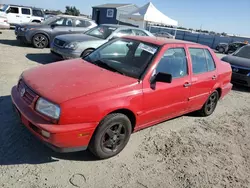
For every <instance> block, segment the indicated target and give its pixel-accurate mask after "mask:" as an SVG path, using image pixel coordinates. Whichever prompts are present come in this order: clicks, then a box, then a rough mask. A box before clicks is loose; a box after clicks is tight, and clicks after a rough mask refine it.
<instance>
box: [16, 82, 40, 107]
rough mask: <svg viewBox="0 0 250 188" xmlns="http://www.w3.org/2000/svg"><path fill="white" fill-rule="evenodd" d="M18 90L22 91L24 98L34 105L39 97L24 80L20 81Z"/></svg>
mask: <svg viewBox="0 0 250 188" xmlns="http://www.w3.org/2000/svg"><path fill="white" fill-rule="evenodd" d="M17 90H18V92H19V93H20V95H21V97H22V99H23V100H24V101H25V102H26V103H27V104H28V105H32V104H33V102H35V100H36V98H37V94H36V93H35V92H34V91H32V90H31V89H30V88H29V87H28V86H27V85H26V84H25V83H24V82H23V81H22V80H20V81H19V83H18V86H17Z"/></svg>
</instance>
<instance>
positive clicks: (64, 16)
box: [55, 14, 94, 22]
mask: <svg viewBox="0 0 250 188" xmlns="http://www.w3.org/2000/svg"><path fill="white" fill-rule="evenodd" d="M55 16H58V17H63V18H79V19H85V20H89V21H93V20H91V19H89V18H86V17H84V16H72V15H67V14H58V15H55ZM93 22H94V21H93Z"/></svg>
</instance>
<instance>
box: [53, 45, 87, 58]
mask: <svg viewBox="0 0 250 188" xmlns="http://www.w3.org/2000/svg"><path fill="white" fill-rule="evenodd" d="M50 52H51V53H52V54H54V55H55V56H57V57H59V58H62V59H74V58H79V57H81V53H82V52H80V51H76V50H70V49H66V48H60V47H57V46H55V45H53V44H52V45H51V48H50Z"/></svg>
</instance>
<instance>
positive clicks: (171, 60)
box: [156, 48, 188, 78]
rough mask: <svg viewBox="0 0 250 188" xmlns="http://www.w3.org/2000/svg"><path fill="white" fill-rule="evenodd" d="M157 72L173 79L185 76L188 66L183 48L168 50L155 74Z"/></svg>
mask: <svg viewBox="0 0 250 188" xmlns="http://www.w3.org/2000/svg"><path fill="white" fill-rule="evenodd" d="M158 72H163V73H168V74H171V75H172V77H173V78H180V77H184V76H186V75H187V74H188V65H187V59H186V52H185V50H184V48H170V49H168V50H167V51H166V52H165V53H164V56H163V57H162V58H161V60H160V62H159V64H158V66H157V68H156V73H158Z"/></svg>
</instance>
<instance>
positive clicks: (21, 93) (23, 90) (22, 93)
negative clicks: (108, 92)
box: [20, 88, 26, 97]
mask: <svg viewBox="0 0 250 188" xmlns="http://www.w3.org/2000/svg"><path fill="white" fill-rule="evenodd" d="M25 92H26V90H25V88H22V89H21V92H20V95H21V97H23V96H24V94H25Z"/></svg>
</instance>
